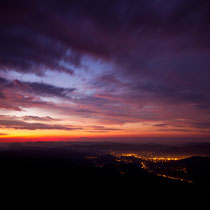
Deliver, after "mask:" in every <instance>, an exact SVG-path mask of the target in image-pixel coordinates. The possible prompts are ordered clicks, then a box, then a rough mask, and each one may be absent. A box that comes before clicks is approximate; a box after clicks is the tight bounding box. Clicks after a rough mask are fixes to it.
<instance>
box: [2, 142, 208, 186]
mask: <svg viewBox="0 0 210 210" xmlns="http://www.w3.org/2000/svg"><path fill="white" fill-rule="evenodd" d="M189 146H190V147H189ZM198 146H199V152H204V153H203V154H205V155H206V156H205V157H204V156H201V153H200V156H195V155H199V153H198V152H196V148H197V147H198ZM180 147H182V149H183V150H184V152H183V153H180V151H183V150H180V149H178V148H177V147H175V146H166V145H158V144H156V145H155V144H143V145H141V144H139V145H135V144H125V143H124V144H123V143H106V142H105V143H90V142H89V143H84V142H83V143H81V142H78V143H69V142H54V143H52V142H35V143H32V142H29V143H10V144H8V143H7V144H1V147H0V148H1V150H0V167H1V178H6V179H9V178H10V179H13V180H14V179H17V180H22V179H23V178H24V179H25V178H26V179H29V180H30V179H34V178H36V179H40V178H41V179H42V180H45V179H46V180H54V182H56V181H59V180H62V181H65V182H66V183H68V182H69V183H71V182H72V180H74V181H76V180H83V181H90V180H92V181H96V180H100V179H101V180H114V179H116V178H118V179H120V180H124V181H125V180H131V181H134V180H135V182H136V184H139V185H141V184H210V153H208V152H207V151H210V150H209V148H210V144H209V143H203V144H202V143H200V144H183V145H180ZM134 148H135V150H134V151H133V153H131V150H132V149H134ZM160 148H161V150H160ZM166 148H167V150H166ZM169 148H170V149H169ZM187 148H188V150H187ZM201 148H203V151H202V150H201ZM158 150H159V151H158ZM169 151H170V152H171V155H169V153H168V152H169ZM207 155H208V156H207Z"/></svg>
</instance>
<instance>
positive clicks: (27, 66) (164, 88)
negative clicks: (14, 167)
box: [0, 0, 210, 141]
mask: <svg viewBox="0 0 210 210" xmlns="http://www.w3.org/2000/svg"><path fill="white" fill-rule="evenodd" d="M209 11H210V1H208V0H199V1H198V0H172V1H168V0H151V1H148V0H132V1H130V0H110V1H109V0H100V1H98V0H45V1H43V0H30V1H28V0H7V1H2V2H1V5H0V14H1V15H0V141H9V140H14V141H20V140H23V139H27V140H28V139H33V140H40V139H41V140H49V139H51V140H63V139H79V138H81V139H85V138H89V139H91V138H96V139H97V140H99V139H100V138H107V137H110V138H115V137H116V138H120V137H122V138H123V139H126V138H127V139H129V138H137V137H141V138H142V137H158V138H161V137H166V138H167V137H176V138H177V137H178V138H179V137H180V138H182V137H186V138H191V137H192V138H194V137H206V138H208V137H209V136H210V27H209V23H210V12H209Z"/></svg>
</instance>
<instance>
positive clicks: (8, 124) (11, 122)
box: [0, 115, 82, 131]
mask: <svg viewBox="0 0 210 210" xmlns="http://www.w3.org/2000/svg"><path fill="white" fill-rule="evenodd" d="M0 117H1V119H0V128H1V129H4V128H6V129H8V128H9V129H11V128H12V129H21V130H67V131H71V130H81V129H82V128H79V127H74V126H70V125H58V124H48V123H28V122H25V121H24V120H19V119H17V118H16V117H13V116H7V115H1V116H0Z"/></svg>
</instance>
